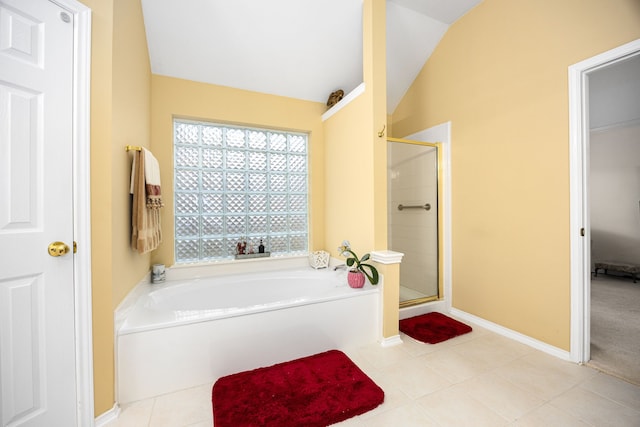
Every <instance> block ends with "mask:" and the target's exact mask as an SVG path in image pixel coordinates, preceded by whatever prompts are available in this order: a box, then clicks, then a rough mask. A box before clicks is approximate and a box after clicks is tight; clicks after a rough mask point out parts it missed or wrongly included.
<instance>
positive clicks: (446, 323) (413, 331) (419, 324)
mask: <svg viewBox="0 0 640 427" xmlns="http://www.w3.org/2000/svg"><path fill="white" fill-rule="evenodd" d="M471 330H472V329H471V326H468V325H465V324H464V323H462V322H458V321H457V320H454V319H452V318H450V317H448V316H445V315H444V314H442V313H438V312H435V311H434V312H432V313H427V314H423V315H420V316H415V317H411V318H409V319H404V320H401V321H400V331H401V332H404V333H405V334H407V335H409V336H410V337H411V338H415V339H417V340H418V341H422V342H426V343H429V344H436V343H439V342H442V341H446V340H448V339H449V338H453V337H457V336H458V335H462V334H466V333H467V332H471Z"/></svg>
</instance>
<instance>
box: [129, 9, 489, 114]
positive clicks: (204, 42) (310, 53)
mask: <svg viewBox="0 0 640 427" xmlns="http://www.w3.org/2000/svg"><path fill="white" fill-rule="evenodd" d="M480 2H481V0H387V110H388V112H389V113H391V112H393V110H394V109H395V108H396V106H397V105H398V103H399V102H400V100H401V99H402V97H403V96H404V94H405V92H406V91H407V89H408V88H409V86H410V85H411V83H412V82H413V80H414V79H415V77H416V76H417V74H418V72H419V71H420V69H421V68H422V66H423V65H424V63H425V62H426V60H427V59H428V58H429V56H430V55H431V53H432V52H433V50H434V49H435V47H436V46H437V44H438V42H439V41H440V39H441V38H442V36H443V35H444V33H445V32H446V31H447V29H448V28H449V25H451V24H452V23H453V22H455V21H456V20H457V19H458V18H460V17H461V16H462V15H464V14H465V13H466V12H468V11H469V10H470V9H471V8H473V7H475V6H476V5H477V4H478V3H480ZM142 7H143V13H144V21H145V28H146V33H147V42H148V45H149V57H150V60H151V70H152V72H153V73H154V74H160V75H165V76H171V77H177V78H182V79H187V80H195V81H200V82H205V83H212V84H217V85H222V86H229V87H234V88H238V89H246V90H251V91H256V92H262V93H268V94H273V95H281V96H287V97H292V98H298V99H304V100H310V101H316V102H326V100H327V98H328V96H329V94H330V93H331V92H333V91H334V90H336V89H343V90H344V91H345V93H348V92H349V91H351V90H352V89H354V88H355V87H356V86H358V85H359V84H360V83H361V82H362V0H315V1H311V0H269V1H260V0H233V1H230V0H185V1H181V2H176V1H174V0H142Z"/></svg>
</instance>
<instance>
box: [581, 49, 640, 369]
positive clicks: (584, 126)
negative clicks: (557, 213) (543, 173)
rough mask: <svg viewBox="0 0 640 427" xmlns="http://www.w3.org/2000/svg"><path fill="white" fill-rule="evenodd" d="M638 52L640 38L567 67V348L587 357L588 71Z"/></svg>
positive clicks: (588, 230)
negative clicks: (569, 315) (568, 207)
mask: <svg viewBox="0 0 640 427" xmlns="http://www.w3.org/2000/svg"><path fill="white" fill-rule="evenodd" d="M638 53H640V39H638V40H634V41H632V42H629V43H627V44H624V45H622V46H619V47H617V48H615V49H611V50H609V51H607V52H604V53H601V54H599V55H596V56H594V57H592V58H588V59H585V60H584V61H581V62H578V63H577V64H574V65H571V66H570V67H569V172H570V240H571V344H570V345H571V350H570V358H571V360H572V361H574V362H578V363H586V362H588V361H589V359H590V358H591V349H590V347H591V227H590V224H591V223H590V217H589V194H588V190H589V84H588V83H589V74H590V73H591V72H593V71H595V70H598V69H600V68H603V67H606V66H608V65H611V64H613V63H616V62H619V61H622V60H624V59H626V58H628V57H629V56H632V55H635V54H638Z"/></svg>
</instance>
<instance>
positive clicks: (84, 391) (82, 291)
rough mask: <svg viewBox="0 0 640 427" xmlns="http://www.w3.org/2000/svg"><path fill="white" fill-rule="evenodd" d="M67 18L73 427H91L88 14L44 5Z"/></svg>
mask: <svg viewBox="0 0 640 427" xmlns="http://www.w3.org/2000/svg"><path fill="white" fill-rule="evenodd" d="M50 1H52V2H53V3H55V4H57V5H58V6H60V7H62V8H63V9H65V10H66V11H67V12H69V13H70V14H72V15H73V60H74V63H73V83H72V84H73V112H72V114H73V125H72V126H73V128H72V135H73V142H72V144H73V204H74V206H73V215H74V230H73V234H74V241H75V243H76V244H77V248H78V252H77V253H75V254H74V258H75V259H74V279H73V287H74V295H75V301H74V310H75V313H74V316H75V345H76V351H75V356H76V402H77V405H76V423H77V425H78V426H92V425H94V401H93V399H94V394H93V335H92V324H93V319H92V309H91V304H92V302H91V208H90V206H91V188H90V164H91V157H90V142H91V140H90V133H91V125H90V123H91V120H90V100H91V9H89V8H88V7H87V6H85V5H84V4H82V3H80V2H79V1H76V0H50Z"/></svg>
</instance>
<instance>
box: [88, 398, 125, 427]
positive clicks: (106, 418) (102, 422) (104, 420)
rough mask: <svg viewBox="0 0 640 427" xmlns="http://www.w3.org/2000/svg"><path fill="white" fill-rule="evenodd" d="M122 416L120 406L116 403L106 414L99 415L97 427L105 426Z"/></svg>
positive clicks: (96, 422) (96, 421)
mask: <svg viewBox="0 0 640 427" xmlns="http://www.w3.org/2000/svg"><path fill="white" fill-rule="evenodd" d="M119 416H120V406H119V405H118V404H117V403H116V404H115V405H113V408H111V409H109V410H108V411H107V412H105V413H104V414H101V415H99V416H98V417H96V419H95V424H94V426H95V427H103V426H106V425H107V424H109V423H110V422H111V421H115V420H117V419H118V417H119Z"/></svg>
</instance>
